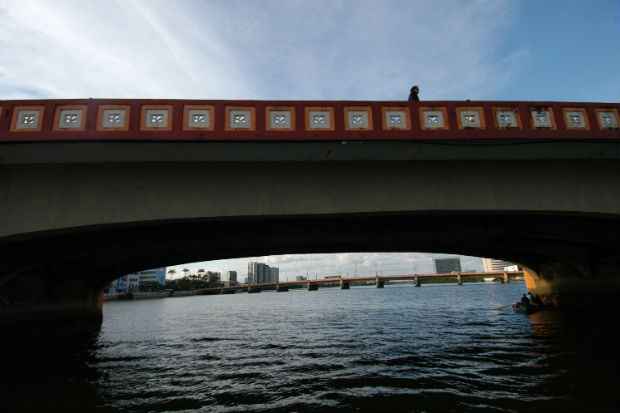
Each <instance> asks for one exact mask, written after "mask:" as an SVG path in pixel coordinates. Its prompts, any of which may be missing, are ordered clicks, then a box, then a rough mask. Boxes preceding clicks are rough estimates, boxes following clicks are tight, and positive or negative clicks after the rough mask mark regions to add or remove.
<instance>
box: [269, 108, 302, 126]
mask: <svg viewBox="0 0 620 413" xmlns="http://www.w3.org/2000/svg"><path fill="white" fill-rule="evenodd" d="M265 125H267V130H273V131H292V130H295V108H293V107H292V106H267V107H266V108H265Z"/></svg>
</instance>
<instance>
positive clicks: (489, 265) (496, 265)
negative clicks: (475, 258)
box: [482, 258, 514, 272]
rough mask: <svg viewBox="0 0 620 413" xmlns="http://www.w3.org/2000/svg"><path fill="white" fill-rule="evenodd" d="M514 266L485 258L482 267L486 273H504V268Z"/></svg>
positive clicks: (506, 262)
mask: <svg viewBox="0 0 620 413" xmlns="http://www.w3.org/2000/svg"><path fill="white" fill-rule="evenodd" d="M512 265H514V264H513V263H511V262H508V261H503V260H496V259H494V258H483V259H482V267H483V268H484V272H502V271H504V267H510V266H512Z"/></svg>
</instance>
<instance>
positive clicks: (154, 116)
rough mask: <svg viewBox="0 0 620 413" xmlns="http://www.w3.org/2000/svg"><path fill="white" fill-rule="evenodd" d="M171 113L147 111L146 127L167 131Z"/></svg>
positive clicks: (160, 110) (162, 110)
mask: <svg viewBox="0 0 620 413" xmlns="http://www.w3.org/2000/svg"><path fill="white" fill-rule="evenodd" d="M169 117H170V113H169V111H168V110H167V109H147V110H146V111H145V119H144V125H145V126H146V127H147V128H149V129H167V128H168V123H169Z"/></svg>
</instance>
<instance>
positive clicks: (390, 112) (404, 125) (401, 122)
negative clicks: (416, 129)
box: [381, 107, 411, 130]
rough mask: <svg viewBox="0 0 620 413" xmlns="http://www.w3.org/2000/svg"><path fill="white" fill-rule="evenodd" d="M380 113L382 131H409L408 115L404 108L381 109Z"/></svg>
mask: <svg viewBox="0 0 620 413" xmlns="http://www.w3.org/2000/svg"><path fill="white" fill-rule="evenodd" d="M381 111H382V113H383V130H390V129H403V130H408V129H411V123H410V121H409V113H408V110H407V109H406V108H399V107H382V108H381Z"/></svg>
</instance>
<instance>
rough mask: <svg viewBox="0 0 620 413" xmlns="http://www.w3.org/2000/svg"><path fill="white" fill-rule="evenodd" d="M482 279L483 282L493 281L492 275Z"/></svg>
mask: <svg viewBox="0 0 620 413" xmlns="http://www.w3.org/2000/svg"><path fill="white" fill-rule="evenodd" d="M483 280H484V282H485V283H492V282H494V281H495V278H493V277H484V278H483Z"/></svg>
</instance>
